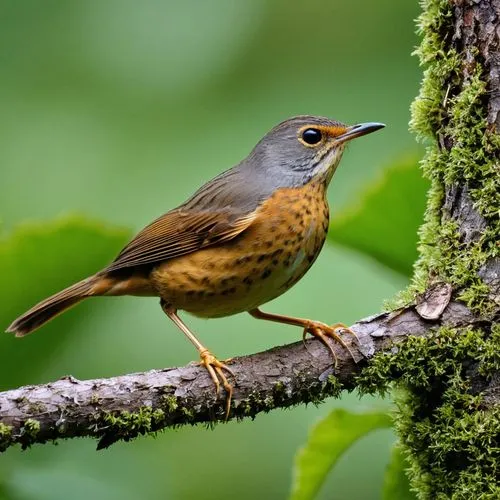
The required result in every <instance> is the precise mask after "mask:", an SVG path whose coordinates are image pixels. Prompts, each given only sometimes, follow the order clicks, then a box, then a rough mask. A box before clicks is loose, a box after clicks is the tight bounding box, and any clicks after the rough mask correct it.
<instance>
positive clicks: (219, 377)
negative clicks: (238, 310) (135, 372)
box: [160, 300, 235, 420]
mask: <svg viewBox="0 0 500 500" xmlns="http://www.w3.org/2000/svg"><path fill="white" fill-rule="evenodd" d="M160 304H161V308H162V309H163V312H164V313H165V314H166V315H167V316H168V317H169V318H170V319H171V320H172V321H173V322H174V323H175V324H176V325H177V326H178V327H179V329H180V330H181V331H182V333H184V335H186V337H187V338H188V339H189V340H190V341H191V343H192V344H193V345H194V346H195V347H196V349H197V350H198V352H199V353H200V359H201V362H200V364H201V365H202V366H204V367H205V368H206V370H207V371H208V374H209V375H210V378H211V379H212V380H213V383H214V385H215V392H216V394H219V391H220V384H221V382H222V385H223V386H224V389H225V390H226V393H227V398H226V420H227V419H228V417H229V410H230V409H231V399H232V397H233V386H232V385H231V384H230V383H229V382H228V380H227V378H226V375H225V374H224V370H225V371H226V372H228V373H229V374H230V375H231V376H232V377H233V378H235V377H234V373H233V372H232V370H231V369H230V368H229V367H228V366H226V365H225V364H224V363H222V362H220V361H219V360H218V359H217V358H216V357H215V356H214V355H213V354H212V353H211V352H210V351H209V350H208V349H207V348H206V347H205V346H204V345H203V344H202V343H201V342H200V341H199V340H198V339H197V338H196V337H195V335H194V334H193V332H191V330H190V329H189V328H188V327H187V326H186V324H185V323H184V322H183V321H182V320H181V318H179V316H178V314H177V310H176V309H174V308H172V307H170V306H168V305H167V304H165V302H163V300H162V301H161V302H160Z"/></svg>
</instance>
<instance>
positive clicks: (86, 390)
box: [0, 287, 476, 451]
mask: <svg viewBox="0 0 500 500" xmlns="http://www.w3.org/2000/svg"><path fill="white" fill-rule="evenodd" d="M443 297H444V298H443ZM443 300H444V302H443ZM449 300H450V297H449V294H446V293H445V294H444V296H443V293H442V287H436V288H435V293H432V292H431V293H428V294H427V295H426V296H425V297H423V298H422V300H421V301H420V302H419V303H418V304H417V305H413V306H409V307H406V308H403V309H400V310H397V311H394V312H391V313H384V314H379V315H376V316H372V317H369V318H366V319H363V320H361V321H358V322H357V323H356V324H354V325H353V326H352V329H353V331H355V332H356V335H357V337H358V339H359V343H356V342H353V341H351V342H350V348H351V351H352V354H353V355H352V356H351V354H350V353H349V352H348V351H347V350H346V349H344V348H342V347H341V346H339V345H335V346H334V349H335V352H336V354H337V357H338V364H337V367H336V368H335V367H334V366H333V365H332V360H331V356H330V353H329V352H328V350H327V349H325V347H324V346H323V345H322V344H321V343H320V342H318V341H316V340H313V339H311V340H308V341H307V342H306V346H305V347H304V346H303V345H302V343H300V342H297V343H294V344H290V345H286V346H282V347H277V348H273V349H270V350H268V351H265V352H261V353H258V354H254V355H251V356H243V357H240V358H235V359H233V360H232V361H231V364H230V365H231V369H232V370H233V371H234V373H235V377H236V382H237V385H236V387H235V391H234V397H233V404H232V408H231V413H230V417H229V418H238V419H240V418H243V417H254V416H255V415H257V414H258V413H260V412H263V411H269V410H271V409H274V408H286V407H289V406H292V405H295V404H299V403H307V402H317V401H320V400H322V399H324V398H326V397H327V396H330V395H338V393H339V392H340V390H342V389H348V390H351V389H353V388H354V387H355V385H356V381H355V379H356V375H357V374H359V372H360V370H361V368H362V367H363V366H364V365H365V364H366V361H367V360H368V359H369V358H371V357H372V356H374V355H375V354H376V353H378V352H380V351H381V350H383V349H387V348H389V347H391V346H393V345H394V344H395V343H397V342H399V341H401V340H402V339H404V338H406V337H407V336H408V335H417V336H421V335H428V334H430V333H431V332H432V331H434V330H435V329H437V328H439V327H440V326H442V325H448V326H453V327H458V326H463V325H472V324H474V322H475V321H476V318H475V317H474V315H473V314H472V313H471V312H470V311H469V310H468V309H467V308H466V307H465V306H464V305H463V304H461V303H459V302H455V301H452V302H449ZM424 318H428V319H424ZM346 340H347V342H349V339H346ZM331 375H334V376H335V377H331ZM224 411H225V394H224V392H223V391H222V393H221V394H220V395H219V396H217V395H216V394H215V391H214V386H213V383H212V381H211V380H210V378H209V377H208V375H207V373H206V370H205V369H204V368H201V367H199V366H196V365H188V366H185V367H182V368H171V369H164V370H151V371H148V372H144V373H135V374H131V375H123V376H120V377H113V378H108V379H94V380H86V381H79V380H76V379H75V378H73V377H64V378H62V379H60V380H58V381H56V382H52V383H49V384H44V385H36V386H26V387H21V388H19V389H15V390H11V391H6V392H3V393H0V422H1V424H0V450H2V451H3V450H5V449H6V448H8V447H9V446H12V445H14V444H16V443H20V444H21V445H22V446H23V447H27V446H29V445H31V444H33V443H44V442H46V441H50V440H54V439H59V438H71V437H83V436H92V437H96V438H99V445H98V448H104V447H107V446H109V445H110V444H112V443H113V442H115V441H117V440H119V439H125V440H128V439H130V438H133V437H135V436H137V435H139V434H144V433H146V432H150V431H156V430H160V429H163V428H165V427H174V426H178V425H183V424H194V423H200V422H205V423H208V424H212V423H213V422H216V421H221V420H224Z"/></svg>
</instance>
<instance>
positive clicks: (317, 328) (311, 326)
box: [302, 320, 359, 368]
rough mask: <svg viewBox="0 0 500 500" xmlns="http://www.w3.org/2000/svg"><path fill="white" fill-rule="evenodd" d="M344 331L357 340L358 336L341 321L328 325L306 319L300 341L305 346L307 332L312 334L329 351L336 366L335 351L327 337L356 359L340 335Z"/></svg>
mask: <svg viewBox="0 0 500 500" xmlns="http://www.w3.org/2000/svg"><path fill="white" fill-rule="evenodd" d="M344 333H348V334H350V335H353V336H354V338H355V339H356V342H358V337H357V336H356V334H355V333H354V332H353V331H352V330H351V329H350V328H349V327H347V326H346V325H344V324H343V323H335V324H334V325H331V326H330V325H327V324H326V323H322V322H321V321H313V320H308V321H307V323H306V325H305V326H304V331H303V333H302V341H303V342H304V346H305V340H306V337H307V334H309V335H312V336H313V337H316V338H317V339H318V340H320V342H321V343H322V344H323V345H324V346H325V347H326V348H327V349H328V350H329V351H330V353H331V355H332V358H333V361H334V364H335V368H336V367H337V365H338V359H337V355H336V354H335V351H334V350H333V347H332V345H331V344H330V342H328V338H331V339H333V340H334V341H335V342H338V343H339V344H340V345H341V346H342V347H344V348H345V349H346V350H347V351H348V352H349V354H350V355H351V357H352V359H356V358H355V357H354V354H353V353H352V351H351V349H350V348H349V346H348V345H347V344H346V343H345V342H344V340H343V339H342V337H341V335H342V334H344ZM358 343H359V342H358Z"/></svg>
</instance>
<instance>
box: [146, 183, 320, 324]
mask: <svg viewBox="0 0 500 500" xmlns="http://www.w3.org/2000/svg"><path fill="white" fill-rule="evenodd" d="M327 229H328V204H327V201H326V198H325V188H324V186H323V183H318V182H312V183H310V184H309V185H307V186H305V187H303V188H293V189H291V188H286V189H281V190H278V191H276V192H275V193H274V194H273V196H272V197H271V198H269V200H267V201H265V202H264V203H263V204H262V205H261V206H260V207H259V208H258V214H257V217H256V219H255V222H253V223H252V225H251V226H250V227H249V228H248V229H247V230H245V231H244V232H243V233H242V234H240V235H239V236H237V237H236V238H234V239H233V240H231V241H229V242H226V243H224V244H223V245H220V246H213V247H208V248H204V249H202V250H198V251H196V252H193V253H192V254H189V255H185V256H182V257H178V258H176V259H172V260H169V261H167V262H165V263H164V264H162V265H160V266H159V267H158V268H156V269H155V270H154V271H153V273H152V281H153V284H154V286H155V288H156V289H157V291H158V293H159V295H160V296H161V297H162V298H163V299H164V300H165V301H166V302H167V303H169V304H171V305H172V306H173V307H175V308H177V309H182V310H185V311H188V312H190V313H192V314H194V315H196V316H200V317H220V316H229V315H231V314H236V313H239V312H243V311H248V310H250V309H253V308H255V307H258V306H260V305H261V304H264V303H265V302H268V301H270V300H272V299H274V298H276V297H278V296H279V295H281V294H282V293H284V292H285V291H286V290H288V289H289V288H290V287H291V286H293V285H294V284H295V283H296V282H297V281H298V280H299V279H300V278H302V276H303V275H304V274H305V273H306V271H307V270H308V269H309V268H310V267H311V265H312V264H313V262H314V261H315V259H316V257H317V256H318V254H319V252H320V250H321V247H322V246H323V243H324V241H325V237H326V232H327Z"/></svg>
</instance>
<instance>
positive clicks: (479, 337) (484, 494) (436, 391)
mask: <svg viewBox="0 0 500 500" xmlns="http://www.w3.org/2000/svg"><path fill="white" fill-rule="evenodd" d="M499 341H500V327H499V326H498V325H496V326H495V327H494V329H493V331H492V332H491V333H490V334H488V335H487V334H485V333H484V332H482V331H481V330H477V329H476V330H474V329H471V328H468V329H466V330H455V329H451V328H442V329H440V330H439V331H438V332H437V333H436V334H435V335H434V336H432V337H430V338H429V337H409V338H408V339H407V340H406V341H404V342H402V343H401V344H398V345H397V347H395V348H394V349H393V352H391V353H389V352H386V353H381V354H379V355H377V356H375V358H374V359H373V361H372V362H371V363H370V365H369V366H368V367H367V368H365V369H364V370H363V371H362V372H361V374H360V376H359V377H358V380H357V382H358V384H359V389H360V391H361V393H370V394H373V393H380V392H382V393H384V392H387V391H389V390H390V389H392V388H393V386H394V385H395V387H396V388H397V389H398V391H397V394H398V396H397V398H396V401H397V406H398V408H399V410H398V413H397V416H396V418H395V425H396V429H397V431H398V433H399V435H400V439H401V442H402V445H403V447H404V450H405V453H406V454H407V455H408V457H409V461H408V463H409V464H410V471H409V476H410V479H411V482H412V486H413V488H415V490H416V491H417V492H418V496H419V498H433V499H434V498H498V497H499V495H500V485H499V484H498V481H497V474H498V472H497V465H498V463H499V461H500V408H499V407H498V406H496V407H494V408H489V407H488V406H487V405H485V402H484V400H483V396H482V395H481V393H475V392H473V390H472V387H471V385H470V379H469V374H470V373H479V374H481V376H482V377H480V379H479V380H481V381H482V383H484V385H485V386H486V384H487V383H488V381H489V380H490V379H491V377H492V376H493V375H494V374H495V373H498V369H499V367H500V353H499V350H498V345H499V344H498V342H499ZM391 381H394V382H391ZM476 383H477V380H476Z"/></svg>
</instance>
